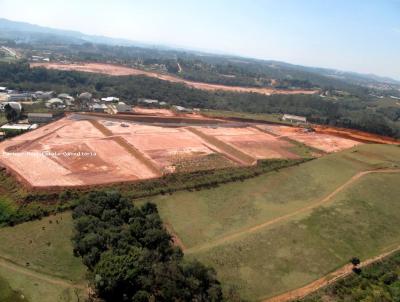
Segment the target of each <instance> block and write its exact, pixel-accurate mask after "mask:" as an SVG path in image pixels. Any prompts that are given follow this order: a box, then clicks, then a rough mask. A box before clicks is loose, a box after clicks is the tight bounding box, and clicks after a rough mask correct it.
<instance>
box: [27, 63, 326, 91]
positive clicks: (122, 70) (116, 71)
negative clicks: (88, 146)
mask: <svg viewBox="0 0 400 302" xmlns="http://www.w3.org/2000/svg"><path fill="white" fill-rule="evenodd" d="M30 66H31V67H45V68H48V69H58V70H76V71H83V72H92V73H102V74H108V75H113V76H124V75H144V76H147V77H152V78H157V79H160V80H164V81H169V82H173V83H184V84H186V85H187V86H189V87H193V88H196V89H202V90H211V91H216V90H223V91H233V92H254V93H260V94H266V95H270V94H315V93H317V92H318V90H279V89H273V88H255V87H240V86H225V85H218V84H208V83H202V82H194V81H188V80H184V79H182V78H179V77H176V76H172V75H168V74H160V73H157V72H152V71H144V70H140V69H136V68H131V67H125V66H119V65H112V64H103V63H80V64H63V63H31V64H30Z"/></svg>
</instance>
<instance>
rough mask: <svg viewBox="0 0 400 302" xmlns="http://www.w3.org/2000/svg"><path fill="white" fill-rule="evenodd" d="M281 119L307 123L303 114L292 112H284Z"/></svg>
mask: <svg viewBox="0 0 400 302" xmlns="http://www.w3.org/2000/svg"><path fill="white" fill-rule="evenodd" d="M282 121H287V122H291V123H304V124H305V123H307V118H305V117H304V116H298V115H292V114H284V115H283V117H282Z"/></svg>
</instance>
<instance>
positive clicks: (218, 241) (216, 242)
mask: <svg viewBox="0 0 400 302" xmlns="http://www.w3.org/2000/svg"><path fill="white" fill-rule="evenodd" d="M372 173H400V169H377V170H367V171H362V172H358V173H357V174H355V175H353V176H352V177H351V178H350V179H349V180H347V181H346V182H345V183H344V184H342V185H340V186H339V187H337V188H336V189H335V190H334V191H333V192H331V193H329V194H328V195H327V196H325V197H323V198H322V199H319V200H318V201H317V202H315V203H313V204H310V205H308V206H306V207H304V208H301V209H299V210H296V211H294V212H292V213H288V214H285V215H283V216H279V217H276V218H274V219H272V220H269V221H266V222H264V223H261V224H258V225H255V226H252V227H250V228H247V229H245V230H242V231H239V232H236V233H233V234H230V235H227V236H224V237H220V238H217V239H216V240H213V241H210V242H207V243H205V244H203V245H198V246H193V247H191V248H188V249H187V250H185V252H186V253H196V252H199V251H202V250H207V249H210V248H212V247H215V246H218V245H220V244H222V243H225V242H227V241H232V240H235V239H237V238H238V237H241V236H243V235H247V234H252V233H255V232H257V231H258V230H260V229H263V228H265V227H269V226H271V225H274V224H277V223H279V222H281V221H284V220H286V219H289V218H292V217H294V216H297V215H298V214H302V213H305V212H308V211H310V210H313V209H315V208H317V207H319V206H322V205H324V204H325V203H327V202H328V201H330V199H332V197H334V196H335V195H337V194H338V193H340V192H341V191H343V190H344V189H346V188H347V187H349V186H350V185H351V184H353V183H354V182H356V181H357V180H358V179H360V178H361V177H364V176H365V175H368V174H372Z"/></svg>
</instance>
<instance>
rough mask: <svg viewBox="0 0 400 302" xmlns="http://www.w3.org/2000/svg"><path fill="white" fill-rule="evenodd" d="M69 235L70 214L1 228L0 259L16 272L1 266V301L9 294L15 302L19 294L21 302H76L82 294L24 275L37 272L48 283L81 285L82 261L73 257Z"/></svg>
mask: <svg viewBox="0 0 400 302" xmlns="http://www.w3.org/2000/svg"><path fill="white" fill-rule="evenodd" d="M50 221H52V223H50ZM56 221H58V222H59V223H58V224H57V223H56ZM71 235H72V218H71V214H70V213H69V212H68V213H63V214H58V215H55V216H50V217H46V218H44V219H42V220H39V221H32V222H26V223H23V224H20V225H17V226H14V227H4V228H1V229H0V238H1V244H0V257H1V259H7V260H8V261H7V262H9V263H11V264H12V266H13V267H17V270H14V269H10V268H9V267H7V266H4V265H1V263H0V284H1V286H0V287H1V288H0V297H2V296H1V295H2V294H4V295H5V293H9V294H10V295H12V296H11V297H12V298H15V299H16V298H18V297H20V295H21V293H22V294H23V295H24V297H25V298H24V300H23V301H29V302H36V301H38V302H39V301H40V302H42V301H43V302H47V301H48V302H53V301H65V302H75V301H78V300H77V295H78V296H80V297H82V294H83V293H82V290H75V289H74V288H72V287H66V286H63V285H59V284H54V283H49V282H46V280H42V279H40V278H37V277H35V276H34V275H33V276H32V275H29V274H27V273H25V272H26V271H28V272H29V271H32V272H33V273H36V272H38V273H39V274H40V275H43V276H45V277H46V278H49V279H53V278H55V279H62V280H66V281H68V282H69V283H72V284H81V285H84V284H85V281H84V280H85V273H86V268H85V266H84V265H83V264H82V262H81V259H79V258H76V257H74V256H73V254H72V244H71ZM27 263H29V265H27ZM19 267H20V268H21V271H19V270H18V268H19ZM16 289H18V292H16V291H15V290H16ZM75 291H76V292H75ZM20 292H21V293H20ZM12 298H10V299H12ZM0 300H1V299H0ZM5 301H7V300H5ZM9 301H10V302H11V301H14V300H9ZM15 301H19V300H15ZM21 301H22V300H21Z"/></svg>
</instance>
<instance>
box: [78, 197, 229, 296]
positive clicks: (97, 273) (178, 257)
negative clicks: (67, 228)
mask: <svg viewBox="0 0 400 302" xmlns="http://www.w3.org/2000/svg"><path fill="white" fill-rule="evenodd" d="M72 215H73V218H74V225H75V235H74V237H73V239H72V240H73V243H74V253H75V255H77V256H80V257H82V260H83V263H84V264H85V265H86V266H87V267H88V269H89V271H90V283H91V285H92V287H93V289H95V291H96V295H97V296H98V297H100V298H101V299H102V300H104V301H110V302H111V301H120V302H123V301H136V302H140V301H143V302H144V301H146V302H147V301H160V302H162V301H165V302H167V301H177V302H179V301H181V302H184V301H196V302H217V301H223V297H222V289H221V285H220V283H219V281H218V280H217V278H216V274H215V272H214V270H213V269H211V268H208V267H205V266H204V265H202V264H201V263H199V262H197V261H191V262H188V261H185V260H184V257H183V253H182V251H181V249H180V248H179V247H177V246H174V245H173V244H172V238H171V236H170V235H169V234H168V233H167V231H166V230H165V228H164V226H163V224H162V221H161V218H160V216H159V214H158V211H157V208H156V206H155V205H154V204H151V203H146V204H144V205H143V206H141V207H137V206H134V205H133V204H132V203H131V202H129V201H128V200H127V199H124V198H122V197H121V195H120V194H119V193H117V192H96V193H91V194H89V195H88V196H86V197H85V198H82V200H80V202H79V205H78V206H77V207H76V208H75V209H74V211H73V214H72Z"/></svg>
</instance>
